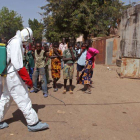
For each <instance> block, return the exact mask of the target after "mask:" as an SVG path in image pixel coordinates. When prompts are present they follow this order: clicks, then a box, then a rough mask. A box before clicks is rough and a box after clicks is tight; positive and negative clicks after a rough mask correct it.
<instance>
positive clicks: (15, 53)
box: [0, 29, 38, 125]
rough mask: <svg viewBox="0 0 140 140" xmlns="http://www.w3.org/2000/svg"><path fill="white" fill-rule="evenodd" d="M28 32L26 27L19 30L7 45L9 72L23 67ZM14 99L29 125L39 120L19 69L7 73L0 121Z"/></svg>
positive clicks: (0, 101) (0, 103) (1, 102)
mask: <svg viewBox="0 0 140 140" xmlns="http://www.w3.org/2000/svg"><path fill="white" fill-rule="evenodd" d="M28 32H29V30H28ZM28 32H27V31H26V29H23V30H22V31H17V33H16V35H15V36H14V37H13V38H12V39H11V40H10V41H9V44H8V45H7V63H8V62H9V60H10V59H11V63H10V65H9V67H8V70H7V73H10V72H12V71H14V70H18V69H20V68H22V67H23V44H22V42H23V41H27V40H28V38H29V37H28V36H29V35H28ZM12 99H13V100H14V101H15V102H16V104H17V106H18V108H19V109H20V110H21V111H22V113H23V115H24V117H25V119H26V121H27V124H28V125H34V124H36V123H37V122H38V116H37V114H36V112H35V111H34V109H33V108H32V103H31V100H30V98H29V96H28V90H27V86H26V85H25V83H24V82H23V81H22V79H21V78H20V76H19V74H18V72H17V71H15V72H12V73H10V74H7V77H6V78H5V83H4V89H3V94H2V96H1V99H0V122H1V121H2V119H3V118H4V115H5V113H6V112H7V110H8V108H9V106H10V104H11V102H12Z"/></svg>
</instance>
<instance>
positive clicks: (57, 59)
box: [49, 43, 62, 92]
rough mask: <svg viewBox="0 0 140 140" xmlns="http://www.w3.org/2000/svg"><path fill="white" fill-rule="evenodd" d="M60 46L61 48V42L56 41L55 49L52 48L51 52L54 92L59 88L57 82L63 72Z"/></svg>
mask: <svg viewBox="0 0 140 140" xmlns="http://www.w3.org/2000/svg"><path fill="white" fill-rule="evenodd" d="M58 48H59V44H58V43H54V44H53V49H52V50H50V53H49V56H50V58H51V74H52V78H53V88H54V92H56V91H57V90H58V88H57V85H56V83H57V81H58V80H59V79H60V72H61V59H62V51H61V50H59V49H58Z"/></svg>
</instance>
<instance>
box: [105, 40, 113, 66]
mask: <svg viewBox="0 0 140 140" xmlns="http://www.w3.org/2000/svg"><path fill="white" fill-rule="evenodd" d="M113 41H114V38H110V39H106V63H105V64H106V65H112V54H113Z"/></svg>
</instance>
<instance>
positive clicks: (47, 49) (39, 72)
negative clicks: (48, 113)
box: [23, 40, 99, 97]
mask: <svg viewBox="0 0 140 140" xmlns="http://www.w3.org/2000/svg"><path fill="white" fill-rule="evenodd" d="M98 53H99V51H98V50H96V49H94V48H92V47H90V45H89V42H88V41H85V42H84V43H82V45H81V46H80V45H74V44H73V43H71V42H69V43H67V44H66V43H65V41H64V40H63V41H62V42H61V43H60V44H59V43H57V42H55V43H53V44H50V45H47V44H45V45H42V44H41V42H37V43H35V45H31V44H30V46H24V60H23V61H24V62H23V63H24V67H26V69H27V70H28V72H29V75H30V78H31V79H32V81H33V90H30V92H38V91H39V90H40V88H42V91H43V95H44V97H47V96H48V89H47V84H49V83H50V75H49V65H51V66H50V67H51V76H52V79H53V88H54V92H57V91H58V86H57V83H58V80H59V79H60V76H61V70H63V79H64V90H63V94H65V93H66V85H67V80H69V92H70V93H71V94H73V90H72V80H73V74H74V63H75V62H76V61H77V79H76V80H77V84H83V85H85V88H86V90H85V92H86V93H91V89H90V88H91V83H92V80H91V78H92V75H93V68H94V62H95V56H96V55H97V54H98Z"/></svg>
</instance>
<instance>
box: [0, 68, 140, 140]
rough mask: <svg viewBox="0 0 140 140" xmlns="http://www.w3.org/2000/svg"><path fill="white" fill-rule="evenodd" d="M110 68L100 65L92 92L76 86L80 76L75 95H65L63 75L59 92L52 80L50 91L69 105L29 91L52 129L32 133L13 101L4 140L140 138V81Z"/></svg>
mask: <svg viewBox="0 0 140 140" xmlns="http://www.w3.org/2000/svg"><path fill="white" fill-rule="evenodd" d="M75 68H76V67H75ZM110 68H111V70H108V69H107V66H102V65H96V68H95V70H94V77H93V81H94V83H93V87H94V88H92V94H85V93H84V92H83V91H82V88H83V85H76V80H75V79H76V77H74V82H73V85H74V94H70V93H69V92H67V94H65V95H64V94H62V92H63V76H62V77H61V79H60V80H59V81H58V83H59V90H58V92H57V93H54V92H53V88H52V83H51V84H50V85H49V86H48V88H49V93H50V94H51V95H53V96H55V97H57V98H59V99H61V100H63V101H64V102H65V103H66V106H64V104H63V103H61V102H59V101H57V100H55V99H53V98H52V97H48V98H44V97H43V95H42V91H40V92H38V93H29V95H30V98H31V100H32V103H33V108H34V109H35V110H36V111H37V113H38V116H39V118H40V120H42V121H43V122H47V123H48V124H49V126H50V129H48V130H45V131H41V132H28V129H27V127H26V125H27V124H26V121H25V119H24V117H23V115H22V113H21V111H20V110H19V109H18V108H17V105H16V104H15V103H14V102H13V103H12V105H11V107H10V109H9V111H8V112H7V114H6V116H5V121H6V122H7V123H9V128H6V129H3V130H0V140H25V139H27V140H140V82H139V80H134V79H120V78H119V76H118V75H117V73H116V70H118V68H117V67H115V66H112V67H110ZM74 75H76V71H75V74H74Z"/></svg>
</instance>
